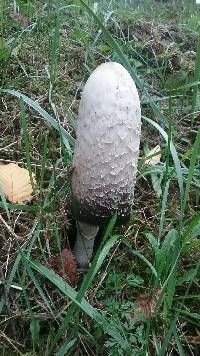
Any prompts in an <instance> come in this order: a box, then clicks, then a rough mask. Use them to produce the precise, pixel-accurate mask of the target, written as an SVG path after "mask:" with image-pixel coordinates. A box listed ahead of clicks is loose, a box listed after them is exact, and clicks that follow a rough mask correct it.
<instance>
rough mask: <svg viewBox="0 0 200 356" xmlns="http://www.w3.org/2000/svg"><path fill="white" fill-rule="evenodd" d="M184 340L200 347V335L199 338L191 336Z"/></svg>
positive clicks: (186, 336)
mask: <svg viewBox="0 0 200 356" xmlns="http://www.w3.org/2000/svg"><path fill="white" fill-rule="evenodd" d="M182 340H186V341H187V342H188V343H189V344H194V345H200V335H199V336H190V335H185V336H184V337H183V338H182Z"/></svg>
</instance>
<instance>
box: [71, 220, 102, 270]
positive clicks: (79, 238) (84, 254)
mask: <svg viewBox="0 0 200 356" xmlns="http://www.w3.org/2000/svg"><path fill="white" fill-rule="evenodd" d="M76 226H77V235H76V241H75V245H74V255H75V257H76V259H77V262H78V264H79V266H80V267H81V268H86V267H87V266H88V265H89V263H90V260H91V258H92V254H93V248H94V242H95V237H96V235H97V233H98V230H99V226H92V225H88V224H84V223H81V222H80V221H77V223H76Z"/></svg>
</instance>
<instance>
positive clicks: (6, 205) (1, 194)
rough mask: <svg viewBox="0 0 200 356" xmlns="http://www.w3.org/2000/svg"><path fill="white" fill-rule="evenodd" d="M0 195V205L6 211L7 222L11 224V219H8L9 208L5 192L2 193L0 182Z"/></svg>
mask: <svg viewBox="0 0 200 356" xmlns="http://www.w3.org/2000/svg"><path fill="white" fill-rule="evenodd" d="M0 197H1V200H2V203H1V205H0V206H2V207H3V208H4V209H5V211H6V215H7V217H8V220H9V223H10V224H11V221H10V213H9V209H8V203H7V201H6V197H5V194H4V191H3V189H2V188H1V184H0Z"/></svg>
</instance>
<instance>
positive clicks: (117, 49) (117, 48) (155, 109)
mask: <svg viewBox="0 0 200 356" xmlns="http://www.w3.org/2000/svg"><path fill="white" fill-rule="evenodd" d="M80 2H81V4H82V6H83V7H84V8H85V9H86V11H87V12H88V14H89V15H90V16H91V17H92V18H93V19H94V21H95V22H96V23H97V25H98V26H99V27H100V28H101V30H102V33H103V34H104V36H105V37H106V40H107V42H108V44H109V45H110V46H111V47H112V48H113V50H114V51H115V53H116V54H117V56H118V58H119V60H120V62H121V63H122V64H123V66H124V67H125V68H126V69H127V70H128V72H129V73H130V75H131V76H132V78H133V80H134V81H135V83H136V85H137V87H138V88H139V89H140V90H141V91H142V92H143V93H144V94H145V96H146V99H147V100H148V103H149V104H150V106H151V109H152V110H153V112H154V113H155V114H156V115H157V117H158V118H159V119H160V120H161V121H162V122H163V123H165V124H166V125H167V119H166V118H165V116H164V115H163V114H162V112H161V110H160V109H159V107H158V106H157V105H156V103H155V102H154V101H153V100H152V99H151V97H150V96H149V94H148V92H147V90H146V89H145V87H144V84H143V82H142V81H141V80H140V78H139V77H138V75H137V72H136V71H135V70H134V69H133V67H132V66H131V64H130V62H129V60H128V58H127V57H126V56H125V54H124V53H123V51H122V49H121V47H120V45H119V44H118V43H117V41H116V40H115V39H114V38H113V37H112V35H111V33H110V32H109V31H108V30H107V28H106V27H105V26H104V24H103V22H102V21H101V20H100V19H99V18H98V16H97V15H96V14H95V13H94V12H93V11H92V10H91V8H90V7H89V6H88V5H87V4H86V3H85V2H84V1H83V0H80Z"/></svg>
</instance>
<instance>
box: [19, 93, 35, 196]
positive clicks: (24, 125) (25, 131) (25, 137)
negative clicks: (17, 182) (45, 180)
mask: <svg viewBox="0 0 200 356" xmlns="http://www.w3.org/2000/svg"><path fill="white" fill-rule="evenodd" d="M19 102H20V109H21V116H22V130H23V141H24V147H25V153H26V162H27V168H28V172H29V177H30V181H31V185H32V189H33V192H35V184H34V181H33V173H32V169H31V155H30V144H29V135H28V129H27V122H26V114H25V109H24V102H23V99H22V98H20V100H19Z"/></svg>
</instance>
